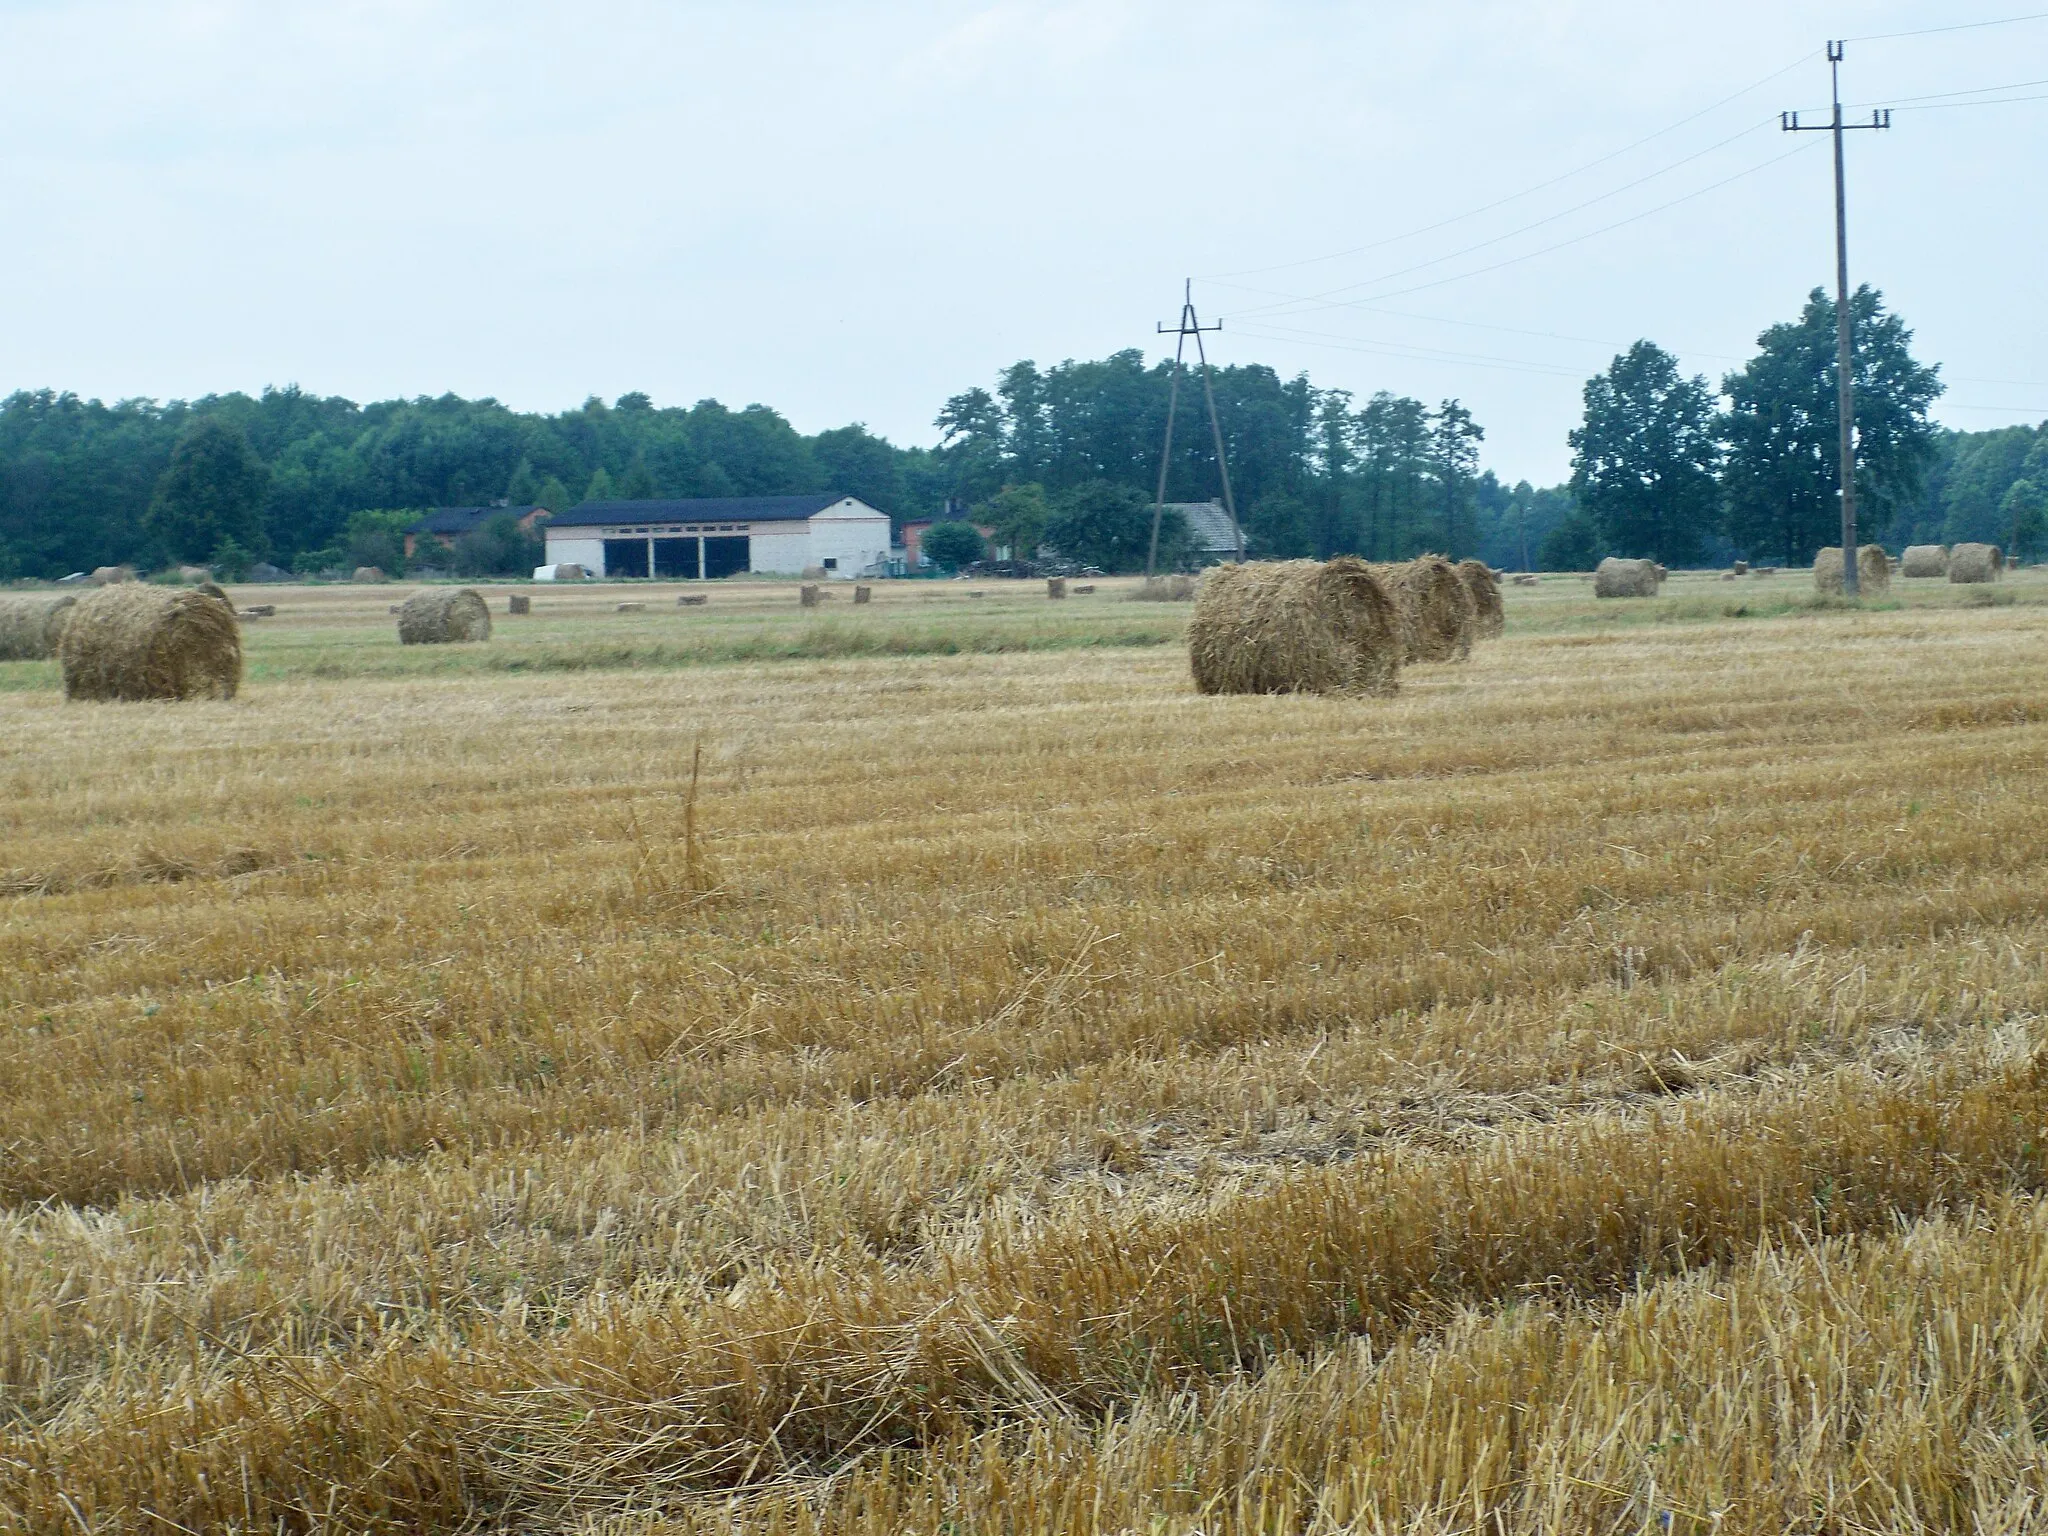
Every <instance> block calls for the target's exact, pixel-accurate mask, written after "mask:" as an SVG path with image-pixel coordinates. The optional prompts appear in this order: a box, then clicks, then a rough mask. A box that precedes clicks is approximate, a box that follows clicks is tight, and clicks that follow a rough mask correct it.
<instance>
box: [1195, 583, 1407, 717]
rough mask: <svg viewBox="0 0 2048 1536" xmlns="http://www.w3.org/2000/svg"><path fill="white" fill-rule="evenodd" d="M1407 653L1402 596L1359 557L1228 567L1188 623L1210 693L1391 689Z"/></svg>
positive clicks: (1201, 683) (1199, 682)
mask: <svg viewBox="0 0 2048 1536" xmlns="http://www.w3.org/2000/svg"><path fill="white" fill-rule="evenodd" d="M1401 650H1402V637H1401V625H1400V615H1399V613H1398V611H1397V609H1396V608H1395V605H1394V600H1393V598H1392V597H1391V596H1389V595H1388V593H1387V590H1386V588H1385V587H1384V586H1382V585H1381V583H1380V581H1379V579H1378V578H1377V577H1376V576H1375V575H1374V574H1373V570H1372V567H1370V566H1368V565H1367V564H1366V563H1365V562H1364V561H1363V560H1359V559H1356V558H1354V557H1353V556H1350V555H1340V556H1339V557H1338V558H1336V559H1335V560H1332V561H1330V562H1329V563H1328V564H1322V563H1319V562H1317V561H1314V560H1285V561H1259V562H1256V563H1252V564H1246V565H1219V566H1217V567H1216V568H1215V569H1213V570H1211V571H1210V572H1209V575H1208V578H1207V579H1206V580H1205V581H1204V582H1203V583H1202V590H1201V595H1200V596H1199V597H1198V598H1196V600H1195V611H1194V613H1193V615H1192V616H1191V617H1190V618H1189V620H1188V661H1189V664H1190V666H1191V667H1192V668H1193V671H1194V675H1195V686H1196V687H1197V688H1199V689H1200V690H1201V691H1202V692H1203V693H1335V694H1388V693H1392V692H1394V691H1395V689H1396V688H1397V687H1398V686H1399V677H1400V670H1401Z"/></svg>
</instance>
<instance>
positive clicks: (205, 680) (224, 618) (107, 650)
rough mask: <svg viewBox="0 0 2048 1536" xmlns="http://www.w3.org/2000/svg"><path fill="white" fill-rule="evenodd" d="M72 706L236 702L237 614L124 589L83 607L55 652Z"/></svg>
mask: <svg viewBox="0 0 2048 1536" xmlns="http://www.w3.org/2000/svg"><path fill="white" fill-rule="evenodd" d="M57 654H58V657H59V659H60V660H61V661H62V662H63V665H64V696H65V697H66V698H69V699H101V700H105V699H196V698H215V699H232V698H233V697H234V696H235V691H236V689H238V688H240V687H241V685H242V636H241V631H240V630H239V629H237V628H236V626H235V611H234V609H232V608H230V607H229V606H228V605H227V604H226V603H225V602H223V601H222V600H221V599H220V598H218V597H216V596H214V595H213V594H212V593H211V592H205V591H200V590H197V589H194V588H188V587H149V586H142V585H140V584H138V583H133V582H122V583H119V584H118V585H114V586H106V587H102V588H100V590H99V591H97V592H94V593H91V594H90V595H88V596H87V597H85V598H83V599H81V600H80V602H79V604H78V606H77V607H76V608H74V609H72V610H71V617H70V622H69V623H67V624H66V625H65V626H64V638H63V640H62V642H61V643H60V644H59V646H58V649H57Z"/></svg>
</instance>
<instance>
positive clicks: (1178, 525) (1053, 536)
mask: <svg viewBox="0 0 2048 1536" xmlns="http://www.w3.org/2000/svg"><path fill="white" fill-rule="evenodd" d="M1187 538H1188V527H1187V519H1186V518H1184V517H1182V516H1181V514H1180V513H1178V512H1175V511H1168V512H1167V513H1166V514H1165V515H1164V516H1163V517H1162V518H1161V520H1160V527H1159V547H1160V549H1161V551H1162V552H1164V553H1162V557H1161V558H1162V559H1164V558H1166V555H1167V554H1169V553H1177V552H1178V551H1180V550H1181V549H1183V548H1184V547H1185V546H1186V543H1187ZM1045 541H1046V543H1048V544H1050V545H1051V546H1052V547H1053V548H1055V549H1057V550H1058V551H1059V552H1060V553H1061V554H1063V555H1065V556H1066V557H1067V558H1068V559H1069V560H1076V561H1079V562H1080V563H1081V564H1083V565H1093V566H1099V567H1100V568H1101V569H1103V570H1105V571H1141V570H1143V569H1144V568H1145V554H1146V551H1147V550H1148V548H1149V547H1150V545H1151V542H1152V501H1151V498H1150V497H1148V496H1146V495H1145V493H1144V492H1143V491H1140V490H1139V489H1138V488H1137V487H1135V486H1131V485H1119V484H1117V483H1116V482H1115V481H1113V480H1091V481H1089V482H1088V483H1087V484H1085V485H1077V486H1074V487H1073V488H1072V489H1070V490H1065V491H1062V492H1060V494H1059V495H1058V496H1056V497H1054V498H1053V503H1052V521H1051V522H1050V523H1049V524H1047V526H1046V530H1045Z"/></svg>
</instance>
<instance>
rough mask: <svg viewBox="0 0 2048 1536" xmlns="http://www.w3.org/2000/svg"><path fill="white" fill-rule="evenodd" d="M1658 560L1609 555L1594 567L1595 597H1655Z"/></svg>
mask: <svg viewBox="0 0 2048 1536" xmlns="http://www.w3.org/2000/svg"><path fill="white" fill-rule="evenodd" d="M1657 582H1658V576H1657V562H1656V561H1654V560H1624V559H1622V558H1620V557H1619V556H1618V555H1609V556H1608V557H1607V558H1606V559H1605V560H1602V561H1601V562H1600V563H1599V564H1598V565H1597V566H1595V567H1594V568H1593V595H1594V596H1595V597H1655V596H1656V595H1657Z"/></svg>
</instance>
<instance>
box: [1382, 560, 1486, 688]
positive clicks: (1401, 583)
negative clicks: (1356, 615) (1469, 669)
mask: <svg viewBox="0 0 2048 1536" xmlns="http://www.w3.org/2000/svg"><path fill="white" fill-rule="evenodd" d="M1372 573H1373V575H1374V576H1376V577H1378V578H1379V583H1380V585H1381V586H1382V587H1384V588H1385V589H1386V592H1387V596H1388V597H1390V598H1392V599H1393V600H1394V608H1395V611H1396V612H1397V614H1398V615H1399V618H1398V623H1399V625H1400V630H1401V660H1402V661H1404V662H1414V661H1464V660H1465V659H1466V658H1468V657H1469V656H1470V655H1471V654H1472V634H1473V630H1474V628H1475V625H1476V622H1477V615H1476V613H1475V612H1474V609H1473V604H1472V594H1471V593H1470V592H1468V591H1466V590H1465V583H1464V581H1463V580H1461V579H1460V578H1459V576H1458V571H1457V567H1456V566H1454V565H1452V564H1451V562H1450V561H1448V560H1446V559H1444V557H1443V556H1442V555H1418V556H1417V557H1416V558H1415V559H1413V560H1402V561H1398V562H1396V563H1394V564H1391V565H1376V566H1374V567H1372Z"/></svg>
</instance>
